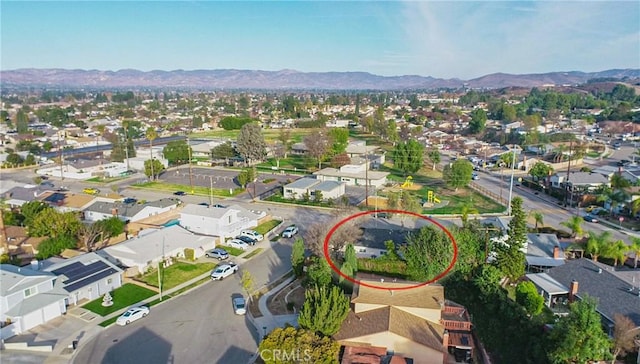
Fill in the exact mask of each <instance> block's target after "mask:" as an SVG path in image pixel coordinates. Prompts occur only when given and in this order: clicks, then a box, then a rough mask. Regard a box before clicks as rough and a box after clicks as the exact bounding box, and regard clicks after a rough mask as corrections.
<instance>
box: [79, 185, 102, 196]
mask: <svg viewBox="0 0 640 364" xmlns="http://www.w3.org/2000/svg"><path fill="white" fill-rule="evenodd" d="M82 192H84V193H86V194H88V195H97V194H99V193H100V190H99V189H97V188H93V187H87V188H85V189H83V190H82Z"/></svg>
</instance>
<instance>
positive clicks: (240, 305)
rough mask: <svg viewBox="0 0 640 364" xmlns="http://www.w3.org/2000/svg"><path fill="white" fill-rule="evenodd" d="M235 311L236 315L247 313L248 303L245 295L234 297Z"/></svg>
mask: <svg viewBox="0 0 640 364" xmlns="http://www.w3.org/2000/svg"><path fill="white" fill-rule="evenodd" d="M233 312H235V314H236V315H244V314H245V313H247V304H246V302H245V300H244V298H243V297H234V298H233Z"/></svg>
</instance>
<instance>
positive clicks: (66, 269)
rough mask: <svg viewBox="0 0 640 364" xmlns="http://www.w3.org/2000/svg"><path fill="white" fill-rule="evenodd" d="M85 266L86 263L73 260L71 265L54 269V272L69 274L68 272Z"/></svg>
mask: <svg viewBox="0 0 640 364" xmlns="http://www.w3.org/2000/svg"><path fill="white" fill-rule="evenodd" d="M82 267H84V264H82V263H80V262H73V263H71V264H69V265H65V266H64V267H60V268H58V269H56V270H53V271H52V272H53V273H54V274H56V275H61V274H64V275H67V273H68V272H70V271H73V270H74V269H79V268H82Z"/></svg>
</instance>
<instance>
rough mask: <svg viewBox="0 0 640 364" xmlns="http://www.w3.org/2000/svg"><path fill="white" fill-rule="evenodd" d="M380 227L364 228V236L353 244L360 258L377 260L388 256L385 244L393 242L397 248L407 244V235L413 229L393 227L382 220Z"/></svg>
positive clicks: (370, 226) (370, 225)
mask: <svg viewBox="0 0 640 364" xmlns="http://www.w3.org/2000/svg"><path fill="white" fill-rule="evenodd" d="M377 223H379V224H380V225H379V226H374V225H373V224H369V226H367V227H363V228H362V236H361V237H360V239H358V241H356V242H354V243H353V248H354V249H355V251H356V257H358V258H376V257H380V256H383V255H385V254H387V247H386V245H385V242H387V241H389V240H391V241H393V242H394V244H395V245H396V247H398V246H400V245H402V244H404V243H405V242H406V238H407V234H409V232H411V229H407V228H402V227H400V226H397V225H393V226H391V224H389V223H387V222H386V221H384V220H382V219H381V220H380V221H379V222H377Z"/></svg>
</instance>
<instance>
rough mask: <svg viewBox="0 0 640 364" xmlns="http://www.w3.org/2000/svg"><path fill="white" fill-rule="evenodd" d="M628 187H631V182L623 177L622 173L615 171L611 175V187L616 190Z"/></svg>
mask: <svg viewBox="0 0 640 364" xmlns="http://www.w3.org/2000/svg"><path fill="white" fill-rule="evenodd" d="M627 187H631V182H629V180H628V179H626V178H624V177H622V174H620V173H614V174H613V176H611V188H613V189H614V190H624V189H625V188H627Z"/></svg>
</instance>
